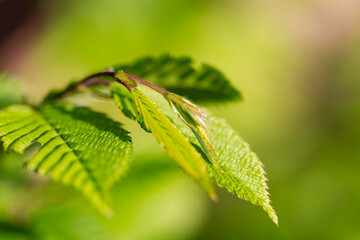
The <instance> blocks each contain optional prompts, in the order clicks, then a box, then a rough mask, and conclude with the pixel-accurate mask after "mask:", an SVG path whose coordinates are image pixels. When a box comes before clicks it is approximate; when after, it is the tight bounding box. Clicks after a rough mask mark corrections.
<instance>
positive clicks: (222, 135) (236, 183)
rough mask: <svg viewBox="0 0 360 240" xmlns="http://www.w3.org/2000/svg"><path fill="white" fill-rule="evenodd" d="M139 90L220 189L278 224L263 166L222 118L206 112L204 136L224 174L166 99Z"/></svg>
mask: <svg viewBox="0 0 360 240" xmlns="http://www.w3.org/2000/svg"><path fill="white" fill-rule="evenodd" d="M116 88H117V87H112V88H111V91H112V93H113V95H114V92H117V94H121V92H119V91H116V90H114V89H116ZM141 90H142V91H143V92H144V93H145V94H146V95H147V96H148V97H149V98H150V99H152V100H153V101H154V102H155V103H156V104H157V105H158V107H159V108H160V110H161V112H163V113H164V114H165V115H166V116H167V117H168V118H169V119H170V120H171V121H172V122H173V123H174V124H175V125H176V127H177V128H178V129H180V131H181V132H182V133H183V134H184V135H185V136H186V137H187V138H188V139H189V140H190V141H191V143H192V144H193V145H194V146H195V147H196V149H197V150H198V151H199V152H200V153H201V154H202V156H203V158H204V159H206V160H207V161H206V164H207V170H208V174H209V176H210V177H211V178H212V179H215V181H216V182H217V184H218V185H219V186H220V187H223V188H226V189H228V191H229V192H231V193H236V195H237V196H238V197H239V198H242V199H245V200H247V201H250V202H252V203H253V204H256V205H260V206H261V207H262V208H263V209H264V210H265V211H266V212H267V213H268V215H269V216H270V218H271V219H272V220H273V221H274V223H275V224H278V219H277V216H276V213H275V211H274V209H273V208H272V206H271V204H270V198H269V193H268V191H267V189H268V187H267V184H266V180H267V179H266V177H265V171H264V170H263V164H262V162H261V161H260V160H259V159H258V157H257V156H256V154H255V153H254V152H253V151H252V150H251V149H250V147H249V145H248V144H247V143H246V142H245V141H244V140H242V139H241V137H239V135H238V134H237V133H236V131H235V130H233V129H232V128H231V127H230V126H229V125H228V124H227V123H226V122H225V121H224V120H223V119H220V118H217V117H214V116H212V115H211V113H209V111H206V113H207V114H208V119H205V120H204V121H205V123H206V125H207V127H208V128H209V129H210V130H209V131H207V134H208V137H209V140H210V142H211V144H212V146H213V147H214V150H215V152H216V154H217V156H218V162H219V164H220V166H221V168H222V170H223V171H224V173H221V172H220V170H219V169H218V168H216V167H215V166H214V165H213V164H211V162H210V161H209V160H208V159H207V157H206V154H204V152H203V151H202V148H201V144H200V143H199V142H198V140H197V139H196V137H195V135H194V134H193V133H192V131H191V129H190V128H189V127H188V126H187V125H186V124H185V123H184V122H183V121H182V120H181V119H180V117H179V116H178V114H176V113H175V112H174V111H173V110H172V109H171V107H170V106H169V104H168V103H167V102H166V101H165V99H164V98H163V97H162V96H161V95H160V94H158V93H156V92H154V91H152V90H150V89H147V88H145V87H143V88H141ZM118 97H121V96H118Z"/></svg>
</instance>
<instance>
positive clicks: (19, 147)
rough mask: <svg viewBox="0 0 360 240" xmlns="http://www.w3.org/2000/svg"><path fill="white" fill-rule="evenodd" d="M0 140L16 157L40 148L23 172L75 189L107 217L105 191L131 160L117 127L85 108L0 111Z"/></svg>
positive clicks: (16, 107)
mask: <svg viewBox="0 0 360 240" xmlns="http://www.w3.org/2000/svg"><path fill="white" fill-rule="evenodd" d="M0 139H1V141H3V143H4V148H5V150H7V151H10V150H14V151H15V152H17V153H20V154H22V153H23V152H24V151H25V150H26V149H27V148H28V147H30V146H31V145H32V144H33V143H40V144H41V147H40V149H39V150H38V152H37V153H36V154H35V155H34V156H33V157H32V159H30V160H29V161H28V162H27V163H26V167H27V168H28V169H31V170H34V171H35V172H37V173H39V174H41V175H50V176H51V178H52V179H54V180H55V181H59V182H61V183H63V184H66V185H72V186H74V187H75V188H77V189H79V190H80V191H82V192H83V193H84V195H85V196H86V197H87V198H88V199H89V200H91V201H92V202H93V204H94V205H95V206H96V207H97V208H98V209H99V210H100V211H101V212H103V213H104V214H106V215H109V214H111V210H110V207H109V196H108V190H109V188H110V187H111V185H112V184H113V183H114V181H116V180H117V179H118V178H119V177H120V176H121V175H122V174H123V173H124V172H125V171H126V169H127V166H128V164H129V161H130V160H131V158H132V144H131V138H130V137H129V136H128V132H127V131H125V130H124V129H122V128H121V126H120V124H119V123H117V122H114V121H112V120H110V119H109V118H107V117H106V116H105V115H104V114H101V113H96V112H93V111H91V110H90V109H88V108H85V107H74V106H72V105H64V104H55V103H54V104H51V105H44V106H42V107H40V108H39V109H38V110H35V109H33V108H32V107H30V106H25V105H13V106H10V107H7V108H5V109H3V110H1V111H0Z"/></svg>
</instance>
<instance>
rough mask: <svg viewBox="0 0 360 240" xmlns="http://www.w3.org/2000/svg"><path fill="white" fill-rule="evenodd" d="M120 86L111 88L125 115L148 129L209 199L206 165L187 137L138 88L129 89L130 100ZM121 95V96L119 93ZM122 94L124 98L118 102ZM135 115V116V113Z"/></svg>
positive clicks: (210, 189)
mask: <svg viewBox="0 0 360 240" xmlns="http://www.w3.org/2000/svg"><path fill="white" fill-rule="evenodd" d="M121 89H125V88H124V87H123V86H121V85H115V86H112V87H111V92H112V96H113V97H114V99H115V103H116V104H117V105H118V107H119V108H120V109H121V110H122V111H123V112H124V113H125V115H126V116H127V117H130V118H132V119H135V120H137V121H139V123H140V124H141V125H142V127H143V128H144V129H145V130H147V131H149V132H151V133H152V134H153V135H154V137H155V138H156V139H157V141H158V142H159V144H160V145H161V146H162V147H164V148H165V149H166V151H167V152H168V154H169V156H171V157H172V158H173V159H174V161H175V162H176V163H177V164H178V165H179V166H180V167H181V168H182V169H183V170H184V171H185V172H186V173H187V174H188V175H189V176H190V177H192V178H193V179H194V180H196V181H197V182H198V183H199V184H200V185H201V186H202V187H203V188H204V190H205V191H207V192H208V193H209V195H210V197H211V198H216V194H215V192H214V189H213V186H212V185H211V183H210V181H209V179H208V176H207V173H206V164H205V161H204V160H203V159H202V157H201V155H200V154H199V153H198V152H197V151H196V149H195V148H194V147H193V146H192V145H191V143H190V142H189V141H188V139H187V138H186V137H185V136H184V135H183V134H182V133H181V132H180V131H179V129H177V127H176V126H175V125H174V124H173V123H172V122H171V121H170V120H169V119H168V118H167V117H166V116H165V115H164V114H163V113H162V112H161V111H160V110H159V108H158V106H157V105H156V104H155V103H154V102H153V101H152V100H151V99H149V98H148V97H147V96H145V95H144V94H143V93H142V92H140V91H139V90H138V89H136V88H135V89H131V96H132V99H133V101H132V102H131V101H129V100H130V99H129V98H128V97H126V96H127V94H126V93H125V92H124V91H123V90H121ZM120 94H123V95H120ZM123 96H125V98H124V99H126V100H125V101H119V99H122V98H123ZM134 109H136V110H137V112H135V111H134ZM135 114H136V115H135Z"/></svg>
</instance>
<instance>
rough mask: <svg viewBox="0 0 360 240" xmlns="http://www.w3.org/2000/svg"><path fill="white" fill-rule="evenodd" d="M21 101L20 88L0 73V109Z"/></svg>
mask: <svg viewBox="0 0 360 240" xmlns="http://www.w3.org/2000/svg"><path fill="white" fill-rule="evenodd" d="M21 101H22V96H21V91H20V87H19V86H18V85H17V84H16V83H15V82H14V81H12V79H11V78H10V77H9V76H7V75H5V74H3V73H0V109H1V108H3V107H6V106H9V105H11V104H19V103H21Z"/></svg>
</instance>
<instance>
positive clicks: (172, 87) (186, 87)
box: [114, 55, 241, 103]
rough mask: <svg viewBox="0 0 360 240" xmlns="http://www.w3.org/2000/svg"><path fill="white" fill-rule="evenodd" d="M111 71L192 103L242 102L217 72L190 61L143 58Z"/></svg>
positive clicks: (165, 57) (185, 58) (178, 58)
mask: <svg viewBox="0 0 360 240" xmlns="http://www.w3.org/2000/svg"><path fill="white" fill-rule="evenodd" d="M114 69H115V70H116V71H120V70H124V72H126V73H129V74H132V75H135V76H137V77H140V78H143V79H145V80H146V81H149V82H151V83H153V84H155V85H158V86H160V87H163V88H166V89H167V90H168V91H170V92H173V93H177V94H179V95H181V96H186V97H188V98H189V99H191V100H193V101H195V102H202V103H219V102H226V101H235V100H239V99H241V94H240V93H239V92H238V91H237V90H236V89H235V88H234V87H233V86H232V85H231V83H230V82H229V80H228V79H227V78H226V77H225V76H224V75H223V74H222V73H221V72H220V71H218V70H217V69H215V68H213V67H211V66H210V65H207V64H203V65H201V66H199V67H197V66H196V64H195V63H194V62H193V60H192V59H191V58H189V57H172V56H170V55H162V56H160V57H144V58H140V59H138V60H135V61H134V62H133V63H130V64H120V65H118V66H115V68H114Z"/></svg>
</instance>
